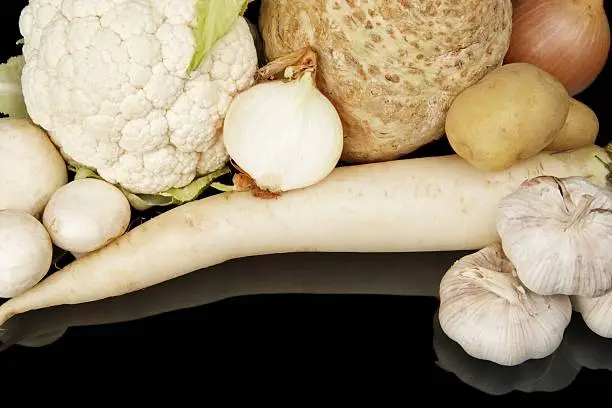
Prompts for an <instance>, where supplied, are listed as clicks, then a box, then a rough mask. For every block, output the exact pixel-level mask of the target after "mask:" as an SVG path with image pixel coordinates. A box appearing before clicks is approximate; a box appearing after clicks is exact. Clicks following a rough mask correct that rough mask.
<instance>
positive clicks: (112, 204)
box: [42, 179, 131, 255]
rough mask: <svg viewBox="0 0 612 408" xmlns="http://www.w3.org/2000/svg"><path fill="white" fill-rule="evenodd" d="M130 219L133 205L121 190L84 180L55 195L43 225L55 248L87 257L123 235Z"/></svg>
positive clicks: (101, 181) (98, 182) (46, 212)
mask: <svg viewBox="0 0 612 408" xmlns="http://www.w3.org/2000/svg"><path fill="white" fill-rule="evenodd" d="M130 216H131V212H130V203H129V202H128V200H127V199H126V198H125V195H123V193H122V192H121V191H120V190H119V189H118V188H117V187H115V186H113V185H111V184H109V183H107V182H106V181H103V180H97V179H81V180H75V181H72V182H70V183H68V184H66V185H65V186H63V187H61V188H60V189H59V190H57V191H56V192H55V194H53V196H52V197H51V199H50V200H49V203H48V204H47V207H46V208H45V212H44V213H43V217H42V221H43V224H44V226H45V228H47V231H49V235H50V236H51V239H52V240H53V243H54V244H55V245H57V246H58V247H60V248H62V249H65V250H66V251H71V252H76V253H84V252H91V251H95V250H96V249H99V248H101V247H103V246H105V245H107V244H108V243H109V242H111V241H113V240H114V239H116V238H117V237H119V236H121V235H123V233H125V231H126V230H127V228H128V226H129V224H130ZM77 255H78V254H77Z"/></svg>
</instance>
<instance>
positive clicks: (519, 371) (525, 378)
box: [433, 314, 612, 395]
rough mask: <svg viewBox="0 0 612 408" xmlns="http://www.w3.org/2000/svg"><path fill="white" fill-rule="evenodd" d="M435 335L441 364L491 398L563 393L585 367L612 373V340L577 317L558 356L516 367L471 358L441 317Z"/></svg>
mask: <svg viewBox="0 0 612 408" xmlns="http://www.w3.org/2000/svg"><path fill="white" fill-rule="evenodd" d="M433 333H434V350H435V352H436V355H437V356H438V361H437V365H438V366H439V367H440V368H442V369H443V370H445V371H448V372H450V373H452V374H454V375H455V376H456V377H457V378H458V379H459V380H461V381H462V382H464V383H465V384H467V385H469V386H471V387H473V388H476V389H478V390H480V391H482V392H484V393H486V394H490V395H504V394H508V393H510V392H513V391H522V392H525V393H531V392H555V391H560V390H562V389H564V388H566V387H568V386H570V385H571V384H572V383H573V382H574V380H575V379H576V378H577V376H578V373H579V372H580V371H581V369H582V368H587V369H592V370H594V369H607V370H612V340H610V339H605V338H603V337H599V336H597V335H596V334H595V333H593V332H592V331H591V330H589V329H588V327H586V325H585V324H584V322H583V321H582V319H581V318H580V315H577V314H574V316H573V318H572V321H571V323H570V325H569V326H568V328H567V330H566V332H565V337H564V339H563V343H561V346H560V347H559V348H558V349H557V351H556V352H555V353H553V354H552V355H550V356H548V357H547V358H544V359H541V360H529V361H527V362H525V363H523V364H520V365H517V366H513V367H504V366H501V365H497V364H495V363H491V362H489V361H485V360H479V359H476V358H473V357H470V356H469V355H468V354H467V353H465V352H464V351H463V350H462V349H461V347H460V346H459V345H458V344H457V343H455V342H454V341H453V340H451V339H450V338H449V337H448V336H446V334H444V332H443V331H442V329H441V327H440V323H439V322H438V317H437V314H436V316H435V318H434V330H433Z"/></svg>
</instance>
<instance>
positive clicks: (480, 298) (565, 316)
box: [438, 243, 572, 366]
mask: <svg viewBox="0 0 612 408" xmlns="http://www.w3.org/2000/svg"><path fill="white" fill-rule="evenodd" d="M571 315H572V306H571V302H570V299H569V297H568V296H565V295H553V296H542V295H538V294H536V293H533V292H531V291H530V290H529V289H527V288H525V287H524V286H523V285H522V284H521V282H520V281H519V280H518V277H517V276H516V273H515V269H514V267H513V265H512V264H511V263H510V261H509V260H508V259H507V258H506V256H505V255H504V253H503V250H502V248H501V245H500V244H498V243H496V244H492V245H490V246H488V247H486V248H483V249H481V250H480V251H478V252H475V253H473V254H470V255H467V256H464V257H463V258H461V259H459V260H458V261H457V262H455V263H454V264H453V266H451V268H450V269H449V270H448V271H447V273H446V274H445V275H444V277H443V278H442V281H441V283H440V309H439V312H438V317H439V320H440V326H441V328H442V330H443V331H444V333H446V335H447V336H448V337H449V338H451V339H452V340H454V341H456V342H457V343H458V344H459V345H460V346H461V347H462V348H463V349H464V350H465V352H466V353H468V354H469V355H471V356H472V357H475V358H478V359H482V360H488V361H491V362H494V363H497V364H499V365H504V366H514V365H518V364H521V363H523V362H525V361H527V360H531V359H540V358H544V357H547V356H549V355H551V354H552V353H553V352H554V351H555V350H557V348H558V347H559V345H560V344H561V341H562V340H563V332H564V330H565V328H566V327H567V325H568V324H569V322H570V319H571Z"/></svg>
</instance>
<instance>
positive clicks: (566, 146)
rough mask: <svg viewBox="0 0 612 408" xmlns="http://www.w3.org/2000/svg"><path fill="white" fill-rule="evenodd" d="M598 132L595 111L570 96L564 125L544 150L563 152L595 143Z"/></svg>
mask: <svg viewBox="0 0 612 408" xmlns="http://www.w3.org/2000/svg"><path fill="white" fill-rule="evenodd" d="M598 133H599V120H598V119H597V115H596V114H595V112H593V111H592V110H591V108H589V107H588V106H587V105H585V104H584V103H582V102H580V101H578V100H576V99H574V98H571V99H570V108H569V113H568V114H567V118H566V119H565V125H563V128H561V130H560V131H559V133H557V135H556V136H555V138H554V139H553V141H552V143H550V144H549V145H548V146H547V147H546V150H550V151H555V152H563V151H566V150H573V149H578V148H580V147H584V146H588V145H591V144H594V143H595V139H597V134H598Z"/></svg>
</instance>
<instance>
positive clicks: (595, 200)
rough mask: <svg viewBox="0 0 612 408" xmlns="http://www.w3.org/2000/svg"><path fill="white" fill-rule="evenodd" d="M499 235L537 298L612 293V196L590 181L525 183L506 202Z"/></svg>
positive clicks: (534, 180)
mask: <svg viewBox="0 0 612 408" xmlns="http://www.w3.org/2000/svg"><path fill="white" fill-rule="evenodd" d="M497 232H498V234H499V236H500V237H501V242H502V246H503V249H504V252H505V253H506V255H507V257H508V259H510V261H511V262H512V264H513V265H514V266H515V268H516V272H517V274H518V277H519V279H520V280H521V282H523V284H524V285H525V286H526V287H527V288H529V289H530V290H532V291H533V292H535V293H538V294H541V295H551V294H565V295H578V296H586V297H596V296H600V295H602V294H604V293H606V292H607V291H608V290H610V289H611V288H612V251H610V247H612V192H610V191H608V190H607V189H605V188H602V187H598V186H596V185H595V184H593V183H591V182H590V181H589V180H588V179H587V178H583V177H569V178H564V179H559V178H556V177H550V176H541V177H535V178H532V179H530V180H527V181H525V182H524V183H523V184H522V185H521V186H520V187H519V188H518V189H517V190H516V191H514V192H513V193H511V194H509V195H508V196H506V197H505V198H503V199H502V200H501V202H500V205H499V215H498V218H497Z"/></svg>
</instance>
